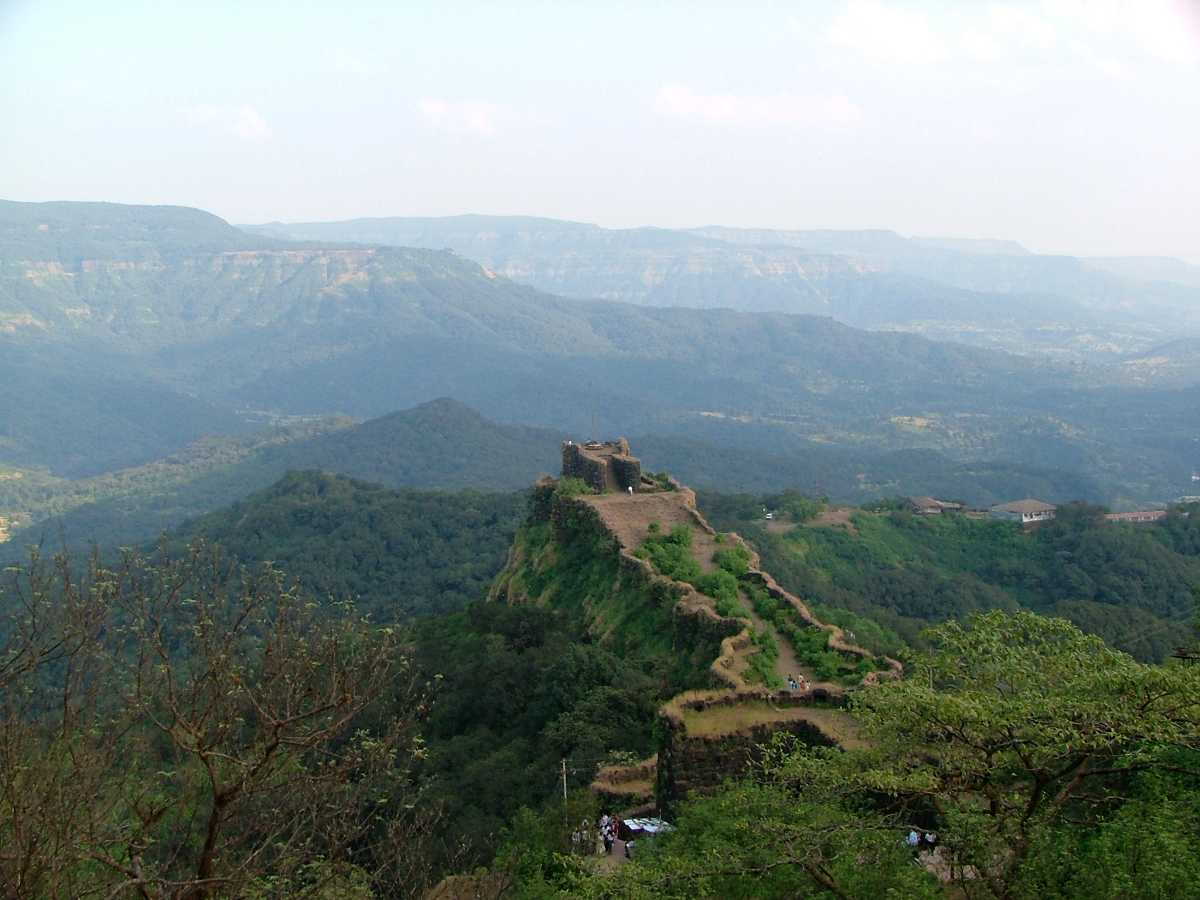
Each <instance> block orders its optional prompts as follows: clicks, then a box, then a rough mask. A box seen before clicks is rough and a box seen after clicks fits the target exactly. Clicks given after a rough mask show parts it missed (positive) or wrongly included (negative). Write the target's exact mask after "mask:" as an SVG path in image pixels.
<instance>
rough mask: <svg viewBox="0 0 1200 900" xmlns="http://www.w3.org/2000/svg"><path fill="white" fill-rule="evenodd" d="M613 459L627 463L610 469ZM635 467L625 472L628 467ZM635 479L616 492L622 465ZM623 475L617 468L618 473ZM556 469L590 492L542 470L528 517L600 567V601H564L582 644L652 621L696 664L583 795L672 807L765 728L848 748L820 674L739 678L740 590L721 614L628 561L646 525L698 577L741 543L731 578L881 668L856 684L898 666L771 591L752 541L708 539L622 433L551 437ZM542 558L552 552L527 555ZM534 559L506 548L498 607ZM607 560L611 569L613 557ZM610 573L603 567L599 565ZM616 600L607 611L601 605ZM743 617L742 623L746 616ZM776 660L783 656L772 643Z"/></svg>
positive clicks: (637, 561)
mask: <svg viewBox="0 0 1200 900" xmlns="http://www.w3.org/2000/svg"><path fill="white" fill-rule="evenodd" d="M614 461H620V463H627V464H628V465H629V468H627V469H623V468H621V466H620V465H619V464H618V465H613V462H614ZM633 467H636V468H633ZM635 472H636V474H637V477H638V479H639V483H638V484H636V485H634V487H635V490H634V492H633V495H632V496H630V495H629V491H628V487H629V486H630V484H631V480H632V475H631V473H635ZM623 473H624V474H623ZM563 475H564V476H568V477H574V478H579V479H581V480H583V481H584V482H585V483H587V484H588V485H589V486H590V487H592V488H593V490H596V491H597V493H585V494H579V493H577V492H574V491H568V492H560V491H559V490H558V486H559V483H558V482H556V481H555V480H553V479H550V478H546V479H543V480H542V481H541V482H539V483H538V485H537V486H536V488H535V490H534V495H533V502H532V510H531V513H532V515H531V518H532V519H533V520H535V521H539V522H547V523H549V524H550V525H551V530H552V533H553V535H554V542H555V544H556V545H557V546H561V547H568V546H571V545H572V544H575V545H579V544H580V542H585V543H586V545H587V546H588V548H589V550H588V552H589V553H590V554H591V555H592V556H593V557H595V558H604V559H607V560H609V563H608V564H609V565H613V567H614V569H615V571H613V576H614V577H613V587H612V594H611V597H608V596H600V595H596V596H592V595H591V594H587V595H586V596H583V597H577V596H575V595H572V596H571V597H569V598H564V599H565V600H567V601H568V602H582V603H583V604H584V605H585V608H586V609H587V611H588V613H589V615H591V616H592V617H593V618H594V622H593V625H592V628H593V633H594V637H595V639H596V640H600V641H606V640H610V639H616V640H620V639H621V638H620V632H621V629H622V628H626V627H627V626H628V623H629V622H630V621H634V620H637V621H640V622H641V623H642V628H643V630H644V629H645V627H651V628H657V629H659V630H658V632H657V633H658V634H659V635H661V636H662V637H663V638H666V639H667V640H669V643H670V646H671V648H673V652H676V653H679V654H683V655H686V656H688V657H689V658H690V662H691V664H692V665H695V666H697V674H699V671H701V667H706V668H707V675H708V679H707V680H708V684H707V685H705V686H703V687H700V688H698V689H695V690H690V691H685V692H683V693H681V694H677V695H675V696H674V697H672V698H670V699H669V700H667V701H666V702H665V703H664V704H663V705H662V706H661V707H660V709H659V715H660V724H661V728H660V739H659V747H658V752H657V753H656V754H655V756H654V757H651V758H648V759H646V760H642V761H641V762H639V763H637V764H635V765H631V766H610V767H606V768H604V769H601V770H600V772H598V773H597V776H596V780H595V782H594V784H593V789H595V790H596V791H597V792H598V793H600V794H602V795H604V796H605V797H606V798H608V799H609V801H610V802H616V803H620V804H629V806H630V808H636V809H649V808H653V807H657V808H658V809H659V810H660V811H662V812H668V813H669V812H670V811H672V810H673V809H674V808H675V806H676V804H677V803H678V802H679V800H680V799H682V798H683V797H684V796H685V795H686V794H687V793H689V792H692V791H705V790H710V789H712V788H714V787H716V786H717V785H719V784H720V783H721V781H722V780H723V779H724V778H728V777H735V776H737V775H739V774H741V773H742V772H744V771H745V769H746V767H747V765H750V764H752V763H753V762H754V761H755V760H756V759H757V758H758V757H759V756H760V755H761V750H760V745H761V744H763V743H764V742H765V741H766V740H767V739H768V738H769V737H770V736H771V735H772V734H776V733H780V732H785V733H788V734H790V735H792V737H793V738H795V739H798V740H800V741H802V742H804V743H808V744H815V745H840V746H843V747H853V746H855V745H856V744H858V743H859V736H858V733H857V728H856V726H855V723H854V721H853V718H852V716H850V715H849V714H848V713H847V711H846V710H845V708H844V707H845V704H846V699H847V688H846V687H845V686H843V685H841V684H835V683H832V682H825V683H816V682H808V683H807V685H806V687H805V688H804V689H802V690H793V689H779V688H771V687H768V686H767V685H766V684H764V683H762V681H761V679H756V680H755V681H754V683H751V682H750V681H748V680H747V677H748V674H749V665H750V661H751V659H752V657H753V656H754V655H755V654H756V653H758V652H759V651H758V649H757V646H756V645H755V643H754V640H753V635H754V632H755V629H756V628H764V629H766V628H770V627H771V626H770V625H769V623H765V622H763V621H761V619H760V618H759V617H758V615H757V613H755V612H753V610H751V601H750V599H749V597H748V596H747V595H745V594H742V596H741V601H742V603H743V604H744V605H745V607H746V609H745V610H743V612H745V613H746V614H745V615H722V614H720V613H718V612H717V611H716V606H715V601H714V600H713V598H711V597H709V596H707V595H704V594H701V593H700V592H699V591H698V590H697V589H696V587H694V586H693V585H692V584H689V583H686V582H683V581H677V580H675V579H673V578H671V577H669V576H667V575H664V574H663V573H661V572H659V571H658V570H657V569H656V568H655V566H654V565H653V564H652V563H651V562H650V561H649V560H648V559H645V558H643V557H642V556H640V555H638V553H637V550H638V548H639V547H641V546H642V545H643V543H644V541H645V540H646V538H647V537H648V536H649V534H650V533H651V528H652V526H653V529H654V532H655V533H664V534H665V533H670V532H671V531H672V529H674V528H677V527H686V528H687V529H688V531H689V533H690V535H691V538H690V548H691V552H692V554H693V556H694V558H695V559H696V561H697V563H698V564H699V565H700V567H701V568H702V569H703V570H705V571H712V570H713V569H714V568H715V567H716V562H715V560H716V556H717V554H718V552H720V551H721V550H723V549H726V548H731V547H735V546H740V547H744V548H745V550H746V551H747V556H748V566H747V569H748V570H747V571H746V572H744V573H743V574H742V575H741V576H740V581H741V583H742V584H744V585H746V586H747V587H750V586H753V587H754V588H755V589H756V590H758V591H761V592H763V593H765V594H766V595H768V596H769V597H770V598H772V599H773V600H774V601H775V602H776V603H777V604H778V605H779V606H780V607H782V608H790V609H791V610H792V611H793V613H794V614H795V616H796V618H797V620H798V621H799V622H800V623H803V625H805V626H807V627H810V628H819V629H822V630H824V631H826V632H827V633H828V635H829V637H828V640H827V647H828V648H829V649H830V650H833V651H835V652H837V653H840V654H842V655H844V656H846V657H849V658H850V659H852V660H855V661H857V660H860V659H866V660H868V661H871V662H872V663H878V662H883V663H886V667H882V670H879V671H876V670H873V671H870V672H868V673H867V674H866V676H865V677H863V678H861V681H860V683H859V686H860V687H867V686H869V685H871V684H873V683H876V682H877V681H879V680H880V679H882V678H895V677H899V676H900V675H901V673H902V668H901V666H900V664H899V663H898V662H896V661H894V660H890V659H883V660H876V659H875V657H874V656H873V655H872V654H871V653H869V652H868V651H867V650H865V649H864V648H862V647H860V646H858V645H857V644H856V643H855V642H854V640H853V638H852V637H850V636H849V635H847V634H846V633H845V632H844V631H843V630H842V629H841V628H839V627H837V626H835V625H832V624H829V623H824V622H821V621H820V620H819V619H818V618H817V617H816V616H814V615H813V613H812V612H811V610H809V608H808V606H807V605H806V604H805V603H804V602H803V601H801V600H800V598H798V597H795V596H793V595H792V594H789V593H788V592H787V591H785V590H783V589H782V588H781V587H780V586H779V585H778V584H777V583H776V582H775V580H774V579H773V578H772V577H771V576H770V574H768V573H767V572H765V571H763V570H762V569H761V562H760V560H759V557H758V555H757V554H756V553H754V551H753V549H752V548H751V547H749V546H748V545H746V544H745V542H744V541H742V539H741V538H740V537H739V536H738V535H736V534H733V533H728V534H722V535H718V534H717V532H716V531H715V530H714V529H713V528H712V526H711V525H710V524H709V523H708V522H707V520H706V519H705V518H704V516H703V515H702V514H701V513H700V511H699V510H698V509H697V508H696V498H695V494H694V493H693V492H692V491H691V490H689V489H688V488H687V487H685V486H684V485H681V484H679V483H678V482H676V481H674V480H673V479H669V478H664V479H662V480H661V482H659V481H651V480H649V479H644V478H642V477H641V475H640V465H639V464H638V462H637V460H636V459H634V458H633V457H632V456H630V454H629V445H628V444H627V443H626V442H625V441H623V440H622V441H615V442H611V443H608V444H599V445H584V446H580V445H577V444H573V443H564V445H563ZM541 559H543V560H549V559H553V557H552V556H545V555H543V556H542V557H541ZM539 564H540V563H538V562H537V560H536V559H535V558H534V557H533V556H529V557H528V558H525V551H524V550H523V549H518V547H517V545H514V552H513V553H512V554H510V559H509V564H508V566H507V567H506V570H505V572H504V573H502V575H501V576H500V578H498V579H497V581H496V583H495V584H494V585H493V589H492V594H491V596H492V598H493V599H495V600H501V601H506V602H509V603H523V602H529V601H530V599H532V598H530V597H529V596H527V594H526V587H527V585H528V584H530V583H534V582H537V581H540V580H541V579H539V578H538V577H537V573H536V571H535V572H533V573H532V575H533V577H532V578H531V577H530V574H529V573H527V572H526V570H527V569H529V568H530V567H536V565H539ZM614 564H615V565H614ZM610 571H612V570H610ZM614 598H619V599H616V603H617V606H618V607H619V608H616V607H614V606H612V605H609V606H608V607H607V608H606V604H611V602H612V600H613V599H614ZM747 615H748V616H749V617H747ZM776 637H777V643H778V644H779V645H780V647H781V651H782V655H781V658H780V659H781V664H783V663H782V660H783V658H784V657H785V656H788V655H790V650H789V649H788V647H787V646H786V645H783V644H782V641H783V640H784V637H783V635H777V636H776ZM784 665H785V667H786V668H787V669H788V671H789V672H795V671H801V668H800V665H801V664H800V663H799V662H797V661H796V660H795V659H794V658H793V661H792V662H791V663H790V664H784Z"/></svg>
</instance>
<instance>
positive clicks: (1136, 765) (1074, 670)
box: [780, 612, 1200, 898]
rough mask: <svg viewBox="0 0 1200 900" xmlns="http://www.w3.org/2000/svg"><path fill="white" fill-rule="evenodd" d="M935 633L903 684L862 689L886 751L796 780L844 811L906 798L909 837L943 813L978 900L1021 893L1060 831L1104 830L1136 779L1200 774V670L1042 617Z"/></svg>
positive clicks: (791, 761) (959, 865)
mask: <svg viewBox="0 0 1200 900" xmlns="http://www.w3.org/2000/svg"><path fill="white" fill-rule="evenodd" d="M929 639H930V641H931V644H932V649H931V650H930V651H929V652H926V653H922V654H920V655H918V657H917V658H916V660H915V661H914V663H913V664H912V665H911V666H910V669H909V675H908V677H906V678H905V679H904V680H903V681H899V682H894V683H890V684H887V685H884V686H881V687H879V688H876V689H872V690H869V691H863V692H861V693H860V694H858V695H856V697H855V701H854V704H853V708H854V711H855V714H856V715H857V717H858V719H859V721H860V722H861V723H862V726H863V729H864V732H865V734H866V736H867V739H868V740H869V741H870V742H871V743H872V745H873V746H872V748H871V749H870V750H866V751H859V752H854V753H846V754H841V755H838V754H826V753H821V752H817V751H813V752H811V753H799V754H795V755H792V756H791V757H789V758H788V760H787V761H786V762H785V763H784V764H783V766H782V767H781V769H780V775H781V777H782V778H784V779H785V780H786V781H787V782H788V783H790V784H791V785H793V786H794V787H795V788H796V789H797V790H799V791H800V792H801V794H802V795H803V796H806V797H810V798H812V797H820V798H822V799H824V800H826V801H829V802H834V801H837V800H840V799H841V798H844V797H846V796H847V795H852V796H866V795H873V796H883V797H890V798H892V804H891V805H889V806H888V807H887V811H886V813H885V814H884V816H883V821H887V822H891V823H893V824H894V825H895V826H897V827H903V825H904V823H906V822H911V821H914V820H915V819H916V818H917V817H920V816H927V817H931V820H932V821H935V822H936V823H937V829H938V833H939V834H940V835H941V836H942V846H943V850H944V851H945V852H946V854H947V856H948V859H949V860H950V861H951V862H952V863H953V864H952V866H951V867H950V872H951V873H952V875H951V877H952V880H956V881H959V882H961V883H962V884H963V885H964V890H966V889H967V888H968V887H969V888H970V890H972V891H973V892H974V893H975V894H979V895H981V896H994V897H998V898H1007V897H1014V896H1019V895H1020V886H1021V884H1022V882H1023V879H1024V877H1025V874H1026V867H1027V866H1028V865H1029V864H1030V863H1029V861H1030V859H1031V858H1034V857H1036V856H1037V852H1038V850H1039V847H1040V844H1041V843H1042V842H1044V841H1045V840H1046V838H1047V835H1050V834H1053V833H1054V832H1055V831H1057V830H1058V829H1060V828H1063V827H1065V826H1067V825H1068V824H1070V823H1072V822H1077V821H1083V822H1088V821H1091V822H1095V821H1097V820H1098V817H1099V816H1101V815H1102V814H1103V813H1105V812H1107V811H1108V810H1109V809H1110V808H1111V806H1112V805H1120V803H1121V802H1122V801H1123V800H1124V799H1127V798H1128V797H1129V792H1128V790H1127V787H1126V786H1127V784H1128V780H1129V779H1131V778H1133V777H1134V776H1135V775H1137V774H1138V773H1143V772H1150V771H1160V772H1168V773H1181V774H1184V775H1189V776H1190V775H1192V774H1198V775H1200V758H1198V757H1197V756H1196V751H1200V675H1198V673H1196V672H1195V671H1192V670H1188V669H1186V668H1183V667H1170V668H1163V667H1157V666H1146V665H1142V664H1139V663H1137V662H1135V661H1134V660H1133V659H1132V658H1130V657H1128V656H1126V655H1125V654H1122V653H1119V652H1117V651H1115V650H1112V649H1110V648H1108V647H1106V646H1105V645H1104V644H1103V642H1101V641H1100V640H1099V639H1098V638H1095V637H1091V636H1087V635H1084V634H1082V633H1081V632H1080V631H1079V630H1078V629H1076V628H1075V627H1074V626H1072V625H1070V624H1069V623H1067V622H1066V621H1063V620H1059V619H1043V618H1040V617H1038V616H1035V615H1033V614H1030V613H1018V614H1015V615H1008V614H1005V613H1002V612H991V613H987V614H984V615H980V616H976V617H973V618H972V619H971V620H970V621H969V622H968V623H966V624H960V623H958V622H948V623H946V624H944V625H941V626H938V627H937V628H934V629H932V630H931V633H930V635H929ZM872 821H877V820H876V819H872ZM968 882H969V884H968ZM981 892H982V893H981Z"/></svg>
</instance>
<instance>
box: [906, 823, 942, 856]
mask: <svg viewBox="0 0 1200 900" xmlns="http://www.w3.org/2000/svg"><path fill="white" fill-rule="evenodd" d="M904 842H905V843H906V844H908V846H909V847H910V848H911V849H912V850H913V851H914V852H920V851H921V850H932V849H933V848H934V847H936V846H937V835H936V834H934V833H933V832H932V831H917V830H916V829H915V828H914V829H913V830H912V831H910V832H909V833H908V837H906V838H905V839H904Z"/></svg>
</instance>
